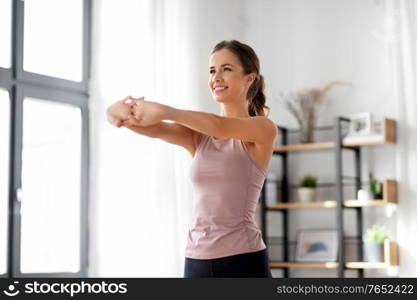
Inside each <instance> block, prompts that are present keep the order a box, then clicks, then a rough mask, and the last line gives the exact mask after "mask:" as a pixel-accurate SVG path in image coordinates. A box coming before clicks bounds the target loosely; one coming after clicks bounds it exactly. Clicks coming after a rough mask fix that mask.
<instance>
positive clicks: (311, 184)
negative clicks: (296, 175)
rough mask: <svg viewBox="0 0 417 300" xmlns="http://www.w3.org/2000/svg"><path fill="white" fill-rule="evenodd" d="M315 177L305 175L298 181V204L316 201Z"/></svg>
mask: <svg viewBox="0 0 417 300" xmlns="http://www.w3.org/2000/svg"><path fill="white" fill-rule="evenodd" d="M316 186H317V177H315V176H312V175H306V176H304V177H302V178H301V179H300V182H299V188H298V200H299V201H300V202H303V203H306V202H312V201H315V200H316V197H317V193H316Z"/></svg>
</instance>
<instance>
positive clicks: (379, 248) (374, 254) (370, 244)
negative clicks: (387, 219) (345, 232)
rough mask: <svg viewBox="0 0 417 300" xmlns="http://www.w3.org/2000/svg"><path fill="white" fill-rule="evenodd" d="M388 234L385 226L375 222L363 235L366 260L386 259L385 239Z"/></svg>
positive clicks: (380, 260)
mask: <svg viewBox="0 0 417 300" xmlns="http://www.w3.org/2000/svg"><path fill="white" fill-rule="evenodd" d="M387 238H388V235H387V233H386V231H385V228H384V227H383V226H380V225H377V224H374V225H373V226H372V227H370V228H368V230H367V231H366V233H365V234H364V236H363V241H364V252H365V260H366V261H368V262H383V261H384V241H385V239H387Z"/></svg>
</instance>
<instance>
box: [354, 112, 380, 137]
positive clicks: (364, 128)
mask: <svg viewBox="0 0 417 300" xmlns="http://www.w3.org/2000/svg"><path fill="white" fill-rule="evenodd" d="M349 119H350V123H349V132H348V136H363V135H370V134H373V133H374V132H375V130H374V120H373V115H372V113H371V112H362V113H357V114H352V115H350V116H349Z"/></svg>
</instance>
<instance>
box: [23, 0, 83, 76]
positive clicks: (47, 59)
mask: <svg viewBox="0 0 417 300" xmlns="http://www.w3.org/2000/svg"><path fill="white" fill-rule="evenodd" d="M45 12H48V13H45ZM24 24H25V26H24V28H25V30H24V55H23V69H24V70H25V71H29V72H33V73H38V74H43V75H48V76H53V77H58V78H63V79H68V80H73V81H81V80H82V54H83V53H82V48H83V45H82V40H83V39H82V37H83V35H82V33H83V1H82V0H59V1H56V0H31V1H25V10H24Z"/></svg>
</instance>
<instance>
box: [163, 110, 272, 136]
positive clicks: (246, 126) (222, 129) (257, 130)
mask: <svg viewBox="0 0 417 300" xmlns="http://www.w3.org/2000/svg"><path fill="white" fill-rule="evenodd" d="M164 119H166V120H172V121H175V122H177V123H179V124H182V125H184V126H187V127H189V128H191V129H194V130H196V131H199V132H203V133H205V134H207V135H210V136H215V137H218V138H235V139H240V140H243V141H248V142H253V143H259V144H271V141H272V142H273V141H274V140H275V137H276V136H277V134H278V128H277V126H276V125H275V123H274V122H273V121H271V120H270V119H268V118H267V117H264V116H256V117H251V118H233V117H224V116H220V115H216V114H212V113H205V112H199V111H192V110H184V109H176V108H173V107H170V106H168V107H167V108H166V112H165V117H164Z"/></svg>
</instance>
